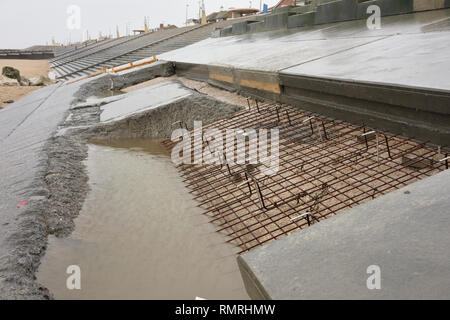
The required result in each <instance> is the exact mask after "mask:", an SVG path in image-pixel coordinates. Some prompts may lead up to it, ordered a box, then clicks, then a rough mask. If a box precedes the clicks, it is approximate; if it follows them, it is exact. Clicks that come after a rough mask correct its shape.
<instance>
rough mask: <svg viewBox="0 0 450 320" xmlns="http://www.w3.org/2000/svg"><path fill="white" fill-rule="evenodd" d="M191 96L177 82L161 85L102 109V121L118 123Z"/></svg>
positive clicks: (141, 91)
mask: <svg viewBox="0 0 450 320" xmlns="http://www.w3.org/2000/svg"><path fill="white" fill-rule="evenodd" d="M191 94H192V92H191V91H190V90H188V89H187V88H185V87H183V86H182V85H181V84H179V83H176V82H166V83H160V84H157V85H154V86H151V87H147V88H143V89H140V90H137V91H133V92H130V93H128V94H127V99H126V100H118V101H116V102H112V103H110V104H107V105H105V106H104V107H102V114H101V116H100V121H102V122H107V121H113V120H114V121H117V120H120V119H123V118H125V117H127V116H130V115H132V114H136V113H139V112H144V111H147V110H149V109H154V108H157V107H159V106H161V105H163V104H168V103H173V102H175V101H177V100H180V99H183V98H185V97H187V96H189V95H191Z"/></svg>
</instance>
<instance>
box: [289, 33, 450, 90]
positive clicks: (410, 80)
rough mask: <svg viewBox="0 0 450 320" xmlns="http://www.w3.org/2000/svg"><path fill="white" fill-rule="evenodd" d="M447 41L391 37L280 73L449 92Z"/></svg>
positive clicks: (440, 36)
mask: <svg viewBox="0 0 450 320" xmlns="http://www.w3.org/2000/svg"><path fill="white" fill-rule="evenodd" d="M449 37H450V32H436V33H421V34H405V35H394V36H391V37H389V38H385V39H382V40H380V41H376V42H372V43H368V44H366V45H364V46H359V47H357V48H353V49H352V50H350V51H344V52H340V53H336V54H334V55H332V56H329V57H324V58H322V59H318V60H316V61H311V62H309V63H303V64H301V65H298V66H296V67H292V68H288V69H285V70H283V73H286V74H295V75H314V76H317V77H325V78H332V79H340V80H356V81H365V82H377V83H386V84H401V85H407V86H413V87H421V88H433V89H442V90H450V77H449V76H448V75H449V74H450V58H449V57H450V42H449V41H448V39H449ZM349 60H351V61H352V63H348V61H349Z"/></svg>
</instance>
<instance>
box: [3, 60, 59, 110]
mask: <svg viewBox="0 0 450 320" xmlns="http://www.w3.org/2000/svg"><path fill="white" fill-rule="evenodd" d="M5 66H10V67H14V68H16V69H19V71H20V74H21V75H23V76H25V77H27V78H33V77H39V76H47V75H48V73H49V71H50V63H49V62H48V61H47V60H21V59H17V60H16V59H0V70H1V69H3V67H5ZM39 88H40V87H7V86H0V108H5V107H7V106H8V105H9V104H6V103H3V102H4V101H7V100H14V101H18V100H19V99H21V98H23V97H24V96H26V95H28V94H29V93H31V92H33V91H35V90H37V89H39Z"/></svg>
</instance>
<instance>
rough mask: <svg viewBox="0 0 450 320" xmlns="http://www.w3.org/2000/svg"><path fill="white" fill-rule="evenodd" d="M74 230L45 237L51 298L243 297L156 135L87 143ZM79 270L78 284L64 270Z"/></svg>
mask: <svg viewBox="0 0 450 320" xmlns="http://www.w3.org/2000/svg"><path fill="white" fill-rule="evenodd" d="M86 165H87V171H88V175H89V185H90V188H91V191H90V192H89V194H88V196H87V199H86V202H85V204H84V206H83V209H82V211H81V213H80V216H79V217H78V218H77V219H76V220H75V224H76V229H75V231H74V232H73V234H72V235H71V236H69V237H68V238H65V239H58V238H55V237H53V236H52V237H50V239H49V247H48V249H47V253H46V255H45V256H44V259H43V261H42V265H41V267H40V269H39V273H38V281H39V282H40V283H42V284H43V285H45V286H46V287H48V288H49V289H50V290H51V292H52V293H53V294H54V296H55V298H56V299H195V297H197V296H199V297H202V298H207V299H248V296H247V294H246V292H245V289H244V286H243V283H242V279H241V276H240V274H239V271H238V267H237V263H236V260H235V252H236V249H235V248H234V247H232V246H230V245H228V244H225V243H224V238H223V237H222V236H221V235H219V234H217V233H215V231H214V227H213V226H212V225H211V224H209V223H208V218H207V217H206V216H204V215H202V212H201V209H199V208H197V207H196V203H195V202H194V201H193V200H192V199H191V196H190V194H189V193H188V191H187V189H186V188H185V187H184V185H183V183H182V181H181V178H180V177H179V176H178V172H177V170H176V168H175V167H174V166H173V164H172V163H171V161H170V158H169V157H168V155H167V154H166V151H165V149H163V147H162V146H161V145H160V143H159V140H154V139H150V140H149V139H138V140H129V139H125V140H113V141H112V142H96V144H90V145H89V156H88V159H87V160H86ZM69 265H78V266H80V268H81V274H82V278H81V287H82V289H81V290H79V291H78V290H74V291H70V290H68V289H67V288H66V279H67V277H68V275H67V274H66V269H67V267H68V266H69Z"/></svg>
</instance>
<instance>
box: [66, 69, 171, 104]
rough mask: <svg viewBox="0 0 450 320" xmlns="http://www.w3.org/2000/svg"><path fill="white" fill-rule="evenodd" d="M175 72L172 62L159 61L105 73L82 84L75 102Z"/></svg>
mask: <svg viewBox="0 0 450 320" xmlns="http://www.w3.org/2000/svg"><path fill="white" fill-rule="evenodd" d="M174 72H175V71H174V67H173V64H172V63H171V62H167V61H158V62H156V63H154V64H151V65H146V66H142V67H137V68H135V69H131V70H126V71H122V72H119V73H117V74H109V73H108V74H103V75H101V76H98V77H96V78H93V79H92V80H91V81H89V82H87V83H85V84H84V85H82V86H81V88H80V90H79V91H78V92H77V93H76V94H75V98H76V101H75V102H76V103H80V102H85V99H86V97H91V96H102V95H105V94H107V93H108V92H114V91H120V90H122V89H124V88H126V87H130V86H133V85H135V84H138V83H142V82H144V81H147V80H151V79H154V78H157V77H169V76H171V75H173V74H174Z"/></svg>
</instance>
